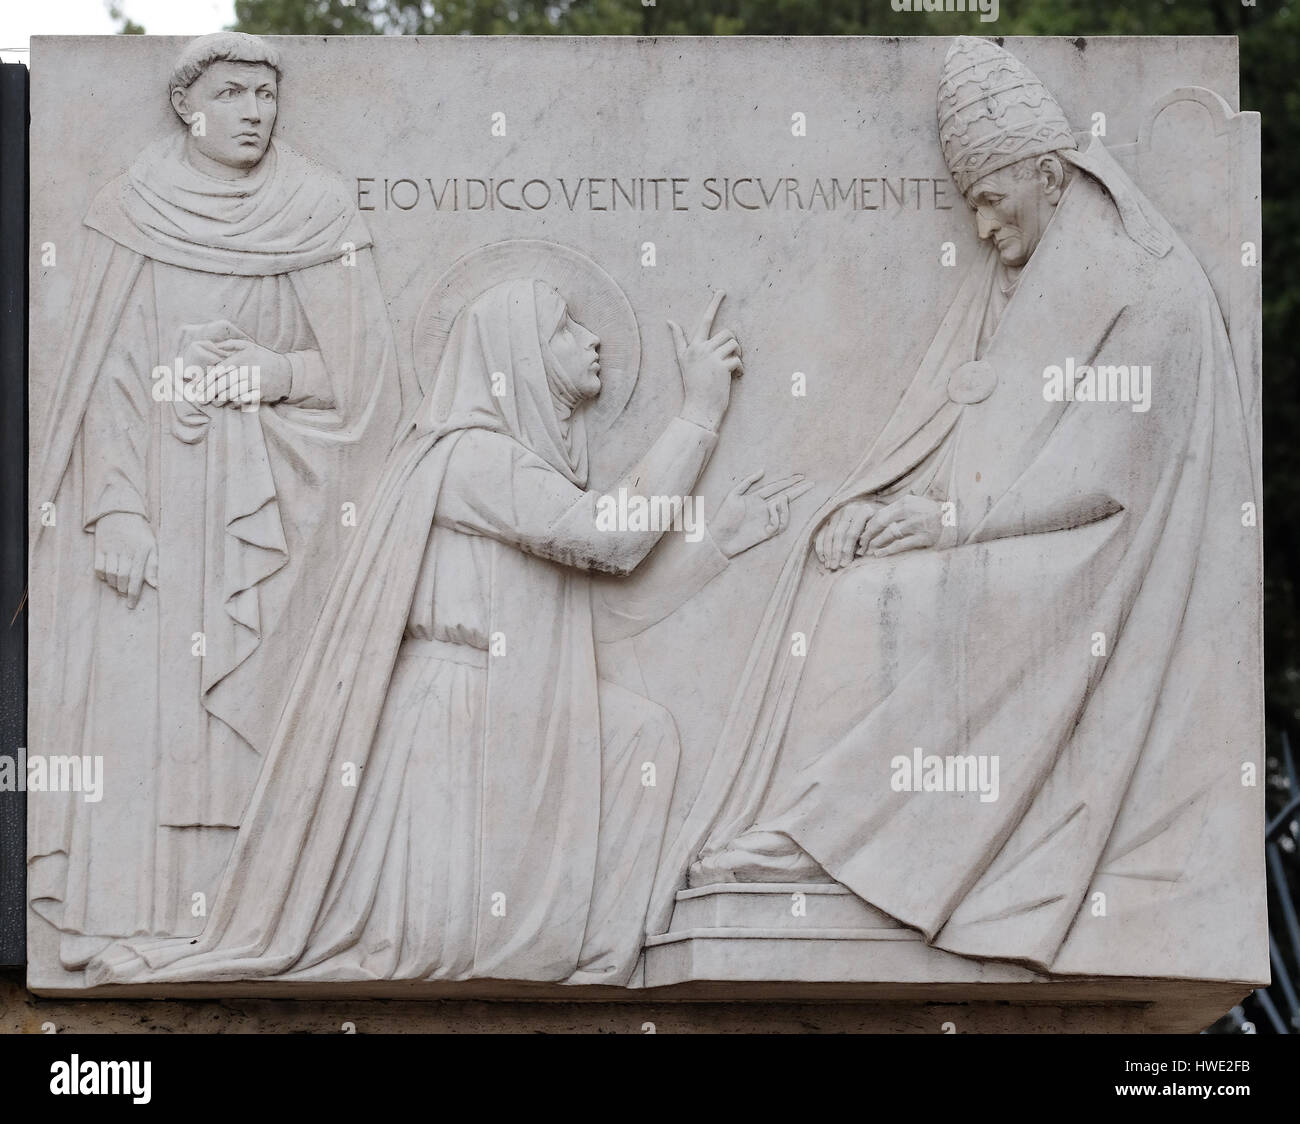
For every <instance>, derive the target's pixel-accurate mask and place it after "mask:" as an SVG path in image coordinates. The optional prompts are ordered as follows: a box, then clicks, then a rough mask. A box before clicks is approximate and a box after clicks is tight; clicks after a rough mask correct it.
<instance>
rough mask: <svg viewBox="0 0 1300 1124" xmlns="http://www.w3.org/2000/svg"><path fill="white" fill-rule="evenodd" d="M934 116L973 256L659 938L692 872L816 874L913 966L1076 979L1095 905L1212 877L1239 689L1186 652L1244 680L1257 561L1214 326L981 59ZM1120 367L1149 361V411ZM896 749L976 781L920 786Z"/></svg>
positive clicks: (1119, 178) (968, 65)
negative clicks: (926, 952) (917, 960)
mask: <svg viewBox="0 0 1300 1124" xmlns="http://www.w3.org/2000/svg"><path fill="white" fill-rule="evenodd" d="M938 124H939V134H940V140H941V144H942V148H943V152H944V156H945V159H946V160H947V162H948V165H949V168H950V169H951V171H952V174H953V178H954V179H955V180H956V181H957V184H958V186H959V187H960V188H961V189H962V191H963V193H964V195H965V198H966V201H967V203H968V204H969V206H970V207H971V210H972V212H973V217H974V221H975V223H976V225H977V228H978V234H979V237H980V239H981V240H982V252H981V257H980V259H979V261H978V262H977V263H976V265H975V266H974V267H973V268H972V269H971V270H970V272H969V274H968V276H967V277H966V279H965V281H964V283H963V284H962V286H961V289H960V291H959V292H958V295H957V297H956V299H955V301H954V303H953V305H952V307H951V308H950V310H949V311H948V313H947V315H946V316H945V318H944V319H943V321H942V323H941V324H940V327H939V329H938V332H937V334H936V336H935V338H934V340H933V343H932V344H931V346H930V348H929V350H928V352H927V353H926V355H925V357H924V359H923V360H922V362H921V366H920V369H919V371H918V372H917V374H916V376H915V378H914V380H913V382H912V383H911V385H910V387H909V389H908V390H907V391H906V393H905V394H904V397H903V399H902V401H901V403H900V404H899V406H898V407H897V409H896V410H895V412H894V414H893V415H892V416H891V418H890V419H889V421H888V422H887V424H886V425H885V427H884V429H883V431H882V433H881V435H880V437H879V438H878V439H877V440H876V442H875V444H874V445H873V446H872V448H871V449H870V451H869V452H868V453H867V455H866V457H865V458H864V460H863V461H862V462H861V464H860V465H859V466H858V468H857V469H856V470H855V471H854V472H853V474H852V475H851V476H850V477H849V479H848V480H846V481H845V483H844V484H843V486H842V487H841V488H840V489H839V490H838V492H837V493H836V494H835V495H834V496H833V497H832V498H831V500H829V501H828V503H827V504H826V505H825V506H824V507H823V509H822V510H821V511H820V512H819V513H817V514H816V515H815V516H814V517H813V519H812V521H811V522H810V523H809V524H808V526H807V528H806V529H805V530H804V531H803V532H802V534H801V537H800V538H799V540H798V541H797V542H796V543H795V546H794V551H793V554H792V556H791V557H790V559H789V561H788V562H787V565H786V567H785V570H784V571H783V573H782V576H781V578H780V581H779V583H778V586H777V589H776V592H775V593H774V595H773V597H772V600H771V602H770V603H769V606H768V609H767V613H766V616H765V618H764V620H763V622H762V624H761V626H760V629H759V633H758V637H757V639H756V641H755V646H754V650H753V652H752V653H751V656H750V660H749V664H748V667H747V669H746V671H745V674H744V678H743V680H742V682H741V685H740V688H739V690H738V692H737V694H736V696H735V699H734V701H733V704H732V707H731V711H730V714H729V717H728V720H727V722H726V725H725V728H724V731H723V734H722V737H721V742H720V744H719V746H718V749H717V752H716V755H715V758H714V760H713V762H712V765H711V768H710V772H709V776H708V778H707V779H706V781H705V784H704V788H703V791H702V795H701V797H700V799H699V800H698V801H697V803H696V806H695V808H694V810H693V811H692V813H691V816H690V819H689V820H688V822H687V824H686V826H685V828H684V829H683V830H682V832H681V834H680V835H679V837H678V839H677V841H676V843H675V844H674V846H673V847H672V848H671V849H670V850H669V852H667V860H668V861H667V863H666V865H665V867H664V868H663V869H662V870H661V873H660V877H659V880H658V882H659V885H658V887H657V892H656V903H655V905H654V907H653V909H652V914H651V918H650V931H651V932H652V933H653V932H662V931H664V929H665V928H666V927H667V923H668V919H669V917H670V916H671V910H672V902H673V895H674V894H675V892H676V891H677V890H678V889H679V888H680V887H681V885H682V877H683V874H684V873H686V872H688V871H689V883H690V885H692V886H701V885H709V884H713V883H719V882H732V881H742V882H743V881H751V882H752V881H766V882H778V883H804V882H810V881H826V880H834V881H837V882H839V883H841V884H842V885H844V886H846V887H847V888H849V889H850V890H851V891H853V893H855V894H856V895H857V896H859V897H860V898H861V899H863V900H864V901H865V902H867V903H869V904H870V905H872V906H874V907H876V908H877V909H880V910H882V911H884V912H885V913H887V914H889V915H891V916H892V917H893V918H895V919H896V920H898V921H900V922H902V923H903V924H905V925H908V926H911V927H914V928H916V929H918V930H920V931H921V933H922V934H923V936H924V938H925V939H926V940H927V941H928V942H930V943H931V944H933V945H934V946H936V947H938V948H942V949H945V950H947V951H950V952H956V953H960V954H964V955H970V956H975V957H993V958H1005V959H1010V960H1016V961H1020V962H1023V963H1027V964H1031V965H1034V966H1036V967H1039V968H1041V969H1047V970H1052V969H1056V970H1061V969H1062V967H1063V966H1064V965H1078V964H1081V963H1082V964H1088V965H1092V964H1095V963H1098V962H1099V957H1100V955H1101V954H1100V953H1099V951H1098V950H1099V949H1100V947H1101V946H1100V944H1098V943H1096V942H1098V941H1101V940H1103V939H1104V938H1103V937H1102V936H1096V937H1094V936H1092V935H1091V934H1094V933H1096V932H1097V930H1096V928H1095V927H1094V929H1093V930H1090V931H1089V933H1081V932H1079V931H1077V930H1076V926H1075V925H1074V922H1075V920H1076V918H1077V917H1078V916H1079V914H1080V910H1081V906H1082V905H1083V903H1084V901H1085V895H1086V894H1088V893H1089V891H1090V890H1093V891H1095V890H1097V889H1099V888H1100V889H1103V890H1106V891H1108V892H1110V893H1111V894H1112V896H1113V900H1115V901H1116V902H1124V903H1136V902H1139V901H1141V902H1152V901H1161V900H1165V901H1173V900H1177V901H1193V900H1199V898H1206V897H1207V895H1206V894H1205V893H1204V889H1205V884H1206V883H1205V882H1204V881H1201V882H1198V879H1205V878H1210V877H1217V875H1215V874H1214V870H1215V868H1214V863H1213V859H1212V857H1207V852H1206V847H1207V845H1208V844H1207V840H1208V839H1212V838H1213V832H1209V833H1208V834H1207V832H1206V830H1205V829H1204V825H1205V823H1206V822H1207V817H1208V816H1211V815H1213V814H1217V813H1216V812H1214V808H1215V807H1216V804H1215V802H1216V800H1221V796H1220V793H1221V792H1222V791H1223V790H1222V778H1223V777H1224V776H1225V775H1235V774H1233V770H1235V769H1236V768H1237V764H1236V759H1235V757H1233V753H1234V751H1233V749H1232V744H1233V736H1232V731H1233V730H1234V724H1236V725H1235V729H1237V730H1240V729H1248V728H1250V705H1251V699H1252V698H1253V697H1254V695H1253V693H1252V692H1251V691H1250V690H1249V689H1244V690H1239V689H1238V688H1240V687H1241V682H1240V679H1239V677H1238V678H1233V677H1232V676H1228V677H1227V678H1222V677H1219V676H1217V675H1216V672H1215V666H1216V665H1215V663H1214V662H1213V661H1210V660H1206V659H1204V658H1203V656H1204V651H1203V646H1204V637H1206V636H1212V637H1214V638H1215V644H1216V645H1217V646H1218V648H1217V651H1218V654H1219V655H1220V657H1221V658H1222V659H1223V660H1224V663H1222V664H1218V665H1217V666H1219V667H1224V666H1226V667H1227V668H1229V669H1232V668H1234V667H1235V668H1242V667H1244V668H1246V669H1247V670H1248V669H1249V666H1250V658H1249V652H1250V649H1249V628H1248V627H1244V626H1243V624H1242V622H1243V621H1247V622H1248V620H1249V617H1248V614H1247V613H1246V612H1245V607H1246V606H1248V605H1250V604H1251V603H1252V601H1251V585H1250V583H1251V581H1252V580H1253V574H1254V568H1253V566H1252V565H1251V564H1250V559H1251V558H1253V551H1254V550H1255V548H1256V546H1255V543H1254V542H1253V540H1252V539H1250V538H1249V537H1248V535H1247V534H1245V533H1243V532H1242V531H1241V527H1240V519H1239V515H1240V510H1241V502H1242V499H1243V497H1245V498H1249V497H1250V496H1251V495H1252V486H1251V474H1250V469H1249V464H1250V462H1249V457H1248V454H1247V444H1246V431H1245V425H1244V421H1243V417H1242V411H1241V406H1240V399H1239V396H1238V391H1237V385H1236V375H1235V370H1234V366H1233V361H1232V356H1231V353H1230V351H1229V346H1228V340H1227V335H1226V331H1225V328H1224V324H1223V319H1222V315H1221V312H1220V310H1219V307H1218V305H1217V303H1216V300H1215V297H1214V294H1213V291H1212V290H1211V288H1210V286H1209V283H1208V281H1207V280H1206V277H1205V274H1204V273H1203V271H1202V269H1201V267H1200V266H1199V264H1198V263H1197V262H1196V260H1195V258H1194V257H1193V256H1192V255H1191V253H1190V252H1189V251H1188V250H1187V248H1186V247H1185V246H1184V245H1183V244H1182V242H1181V241H1180V239H1179V238H1178V236H1177V235H1176V234H1175V232H1174V231H1173V230H1172V228H1171V227H1170V226H1169V225H1168V224H1167V223H1166V222H1165V221H1164V220H1163V219H1162V218H1161V216H1159V215H1158V214H1157V213H1156V212H1155V210H1154V209H1153V208H1152V206H1151V204H1150V202H1149V201H1148V200H1147V199H1146V198H1145V197H1144V196H1142V195H1141V193H1140V192H1139V191H1138V190H1137V188H1136V187H1135V186H1134V185H1133V183H1132V182H1131V181H1130V180H1129V179H1128V177H1127V176H1126V175H1125V173H1124V172H1123V171H1122V170H1121V169H1120V167H1119V166H1118V164H1117V163H1116V162H1115V161H1114V159H1113V158H1112V157H1111V156H1110V155H1108V154H1107V153H1106V151H1105V149H1104V148H1103V147H1102V146H1101V145H1100V144H1099V143H1096V142H1094V144H1093V145H1092V147H1091V148H1090V149H1089V150H1088V151H1080V150H1079V149H1078V146H1077V144H1076V141H1075V139H1074V136H1073V135H1072V133H1071V132H1070V129H1069V126H1068V124H1067V121H1066V118H1065V115H1064V113H1063V112H1062V111H1061V109H1060V107H1059V106H1058V105H1057V104H1056V102H1055V101H1054V99H1053V98H1052V96H1051V94H1050V93H1048V92H1047V91H1046V89H1045V88H1044V87H1043V85H1042V83H1041V82H1039V81H1038V79H1037V78H1035V77H1034V75H1033V74H1032V73H1030V72H1029V71H1028V70H1027V69H1026V68H1025V67H1024V66H1023V65H1022V64H1021V63H1019V62H1018V60H1016V59H1015V58H1013V57H1012V56H1011V55H1009V54H1008V53H1007V52H1006V51H1004V50H1002V49H1001V48H1000V47H997V46H995V45H993V44H992V43H988V42H985V41H981V40H974V39H965V38H963V39H959V40H958V41H957V43H956V44H955V45H954V47H953V49H952V50H951V51H950V53H949V54H948V57H947V59H946V61H945V66H944V73H943V77H942V82H941V86H940V92H939V105H938ZM1071 360H1072V361H1073V363H1071V362H1070V361H1071ZM1120 367H1124V368H1125V374H1126V375H1127V374H1128V373H1129V372H1130V371H1131V372H1134V373H1135V372H1136V371H1137V370H1138V369H1139V368H1141V367H1149V370H1150V385H1149V387H1148V388H1147V389H1148V390H1149V395H1148V396H1147V398H1146V400H1145V401H1139V400H1137V399H1136V397H1135V396H1134V395H1132V394H1129V395H1125V394H1123V393H1118V394H1117V393H1116V389H1117V387H1118V388H1120V389H1121V390H1122V388H1123V387H1124V386H1126V385H1128V386H1129V387H1130V389H1132V387H1133V384H1131V383H1125V382H1124V378H1122V377H1120V375H1119V372H1118V370H1117V369H1118V368H1120ZM1061 368H1065V369H1068V370H1071V371H1075V372H1078V373H1079V376H1080V377H1079V381H1078V383H1077V384H1075V385H1073V386H1072V387H1071V388H1070V390H1071V391H1072V393H1063V392H1062V391H1061V388H1060V387H1059V385H1058V384H1054V383H1053V381H1052V380H1051V379H1050V378H1048V377H1047V374H1048V373H1049V372H1052V371H1053V369H1058V371H1059V369H1061ZM1103 372H1104V375H1103V377H1100V378H1094V377H1093V374H1101V373H1103ZM1234 674H1235V673H1234ZM1229 679H1230V680H1231V682H1229V681H1228V680H1229ZM1225 755H1226V756H1225ZM1237 755H1238V756H1239V751H1237ZM918 759H919V760H927V759H937V760H939V761H940V762H944V763H947V762H956V765H957V768H956V770H952V769H948V768H945V772H944V774H943V775H944V776H947V777H953V776H956V777H958V778H961V777H968V778H974V777H976V776H977V775H978V776H984V777H990V776H996V777H997V786H996V788H995V789H993V788H986V789H984V790H982V791H976V790H974V788H975V786H974V785H973V784H959V785H958V786H957V787H956V790H955V791H954V790H952V789H951V787H950V788H949V790H947V791H944V790H943V785H940V784H935V785H931V784H923V783H922V779H923V778H922V777H920V776H916V777H914V778H913V777H909V776H908V773H909V769H910V766H911V764H912V762H913V761H915V760H918ZM1225 769H1226V770H1227V772H1226V773H1225ZM995 770H996V771H995ZM1198 896H1199V898H1198ZM1132 908H1133V909H1137V908H1139V907H1138V906H1137V905H1136V904H1135V905H1133V907H1132ZM1072 937H1073V941H1074V943H1070V942H1071V938H1072ZM1063 952H1064V955H1063ZM1072 970H1073V969H1072Z"/></svg>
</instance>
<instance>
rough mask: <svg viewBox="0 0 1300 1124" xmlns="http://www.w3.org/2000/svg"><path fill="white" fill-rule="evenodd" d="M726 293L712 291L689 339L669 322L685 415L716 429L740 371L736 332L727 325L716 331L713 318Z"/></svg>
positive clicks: (675, 325) (683, 414)
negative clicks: (675, 351)
mask: <svg viewBox="0 0 1300 1124" xmlns="http://www.w3.org/2000/svg"><path fill="white" fill-rule="evenodd" d="M724 295H725V294H724V293H721V292H717V293H714V294H713V299H712V300H711V301H710V302H709V307H708V308H707V309H705V311H704V315H703V316H702V317H701V318H700V322H699V324H698V326H697V327H696V329H695V334H694V335H692V336H691V337H690V339H687V338H686V333H685V332H684V331H682V329H681V327H680V326H679V325H678V324H677V323H676V322H674V321H672V320H669V321H668V328H669V330H670V331H671V332H672V334H673V345H674V347H675V348H676V350H677V365H678V366H679V367H680V368H681V372H682V390H683V400H682V417H684V418H685V419H686V420H687V421H692V422H694V423H695V424H696V425H701V426H703V427H704V428H705V429H714V430H716V429H717V428H718V425H719V423H721V421H722V415H723V414H725V413H726V412H727V404H728V403H729V402H730V400H731V379H732V376H734V375H739V374H740V373H741V366H740V344H739V343H738V342H737V340H736V334H735V333H734V332H732V331H729V330H727V329H725V328H724V329H722V330H721V331H719V332H718V333H717V334H716V335H715V334H713V320H714V317H715V316H717V314H718V305H720V304H721V303H722V298H723V296H724Z"/></svg>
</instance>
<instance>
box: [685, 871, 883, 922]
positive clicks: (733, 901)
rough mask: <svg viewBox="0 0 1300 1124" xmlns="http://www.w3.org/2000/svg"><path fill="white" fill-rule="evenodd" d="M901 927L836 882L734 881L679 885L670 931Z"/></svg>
mask: <svg viewBox="0 0 1300 1124" xmlns="http://www.w3.org/2000/svg"><path fill="white" fill-rule="evenodd" d="M795 895H800V897H797V898H796V897H795ZM902 928H903V926H902V925H900V924H899V922H897V921H895V920H894V919H893V918H892V917H890V916H888V915H887V914H885V913H881V911H880V910H878V909H875V908H874V907H872V906H869V905H867V903H866V902H864V901H863V900H862V899H861V898H859V897H857V896H856V895H855V894H853V893H852V892H850V891H849V890H846V889H845V888H844V887H843V886H841V885H839V884H838V883H833V882H824V883H816V882H811V883H810V882H789V883H785V882H782V883H777V882H772V883H755V882H734V883H719V884H718V885H714V886H700V887H698V888H697V889H693V890H682V891H681V892H680V893H679V894H678V895H677V906H676V908H675V909H674V910H673V920H672V925H671V927H670V932H679V931H682V930H686V929H789V930H791V931H807V930H811V929H902Z"/></svg>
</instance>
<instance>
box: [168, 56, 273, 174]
mask: <svg viewBox="0 0 1300 1124" xmlns="http://www.w3.org/2000/svg"><path fill="white" fill-rule="evenodd" d="M276 94H277V89H276V80H275V71H274V70H273V69H272V68H271V67H269V66H267V65H266V64H265V63H256V62H214V63H212V64H211V65H210V66H209V67H208V68H207V69H206V70H205V71H204V72H203V73H202V74H200V75H199V76H198V78H196V79H195V80H194V82H193V83H191V85H190V87H189V89H187V90H185V91H184V92H183V93H182V94H181V95H180V97H179V98H177V97H176V95H175V94H173V104H174V105H175V106H176V108H177V109H178V111H179V112H180V113H181V114H182V116H184V117H185V119H186V120H187V121H191V122H192V121H193V115H194V114H195V113H201V114H203V118H202V125H201V127H200V128H198V129H195V128H194V127H193V125H191V128H190V137H189V140H190V143H191V144H192V145H193V146H194V148H195V149H197V150H198V152H200V153H201V154H202V155H203V156H205V157H207V158H208V159H209V160H212V161H215V162H216V163H217V164H221V165H224V166H225V167H227V168H231V169H235V170H239V171H247V170H248V169H250V168H252V167H254V166H255V165H256V164H257V162H258V161H259V160H261V159H262V157H263V156H264V155H265V153H266V146H267V145H268V144H270V142H271V130H272V129H273V128H274V127H275V113H276Z"/></svg>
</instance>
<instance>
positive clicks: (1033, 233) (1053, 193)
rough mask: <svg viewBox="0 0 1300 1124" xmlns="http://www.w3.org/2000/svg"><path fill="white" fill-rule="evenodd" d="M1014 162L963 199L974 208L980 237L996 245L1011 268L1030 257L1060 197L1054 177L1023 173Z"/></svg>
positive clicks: (975, 187) (1037, 171)
mask: <svg viewBox="0 0 1300 1124" xmlns="http://www.w3.org/2000/svg"><path fill="white" fill-rule="evenodd" d="M1026 170H1027V169H1023V168H1022V169H1021V173H1022V174H1021V176H1019V177H1018V176H1017V175H1016V165H1012V166H1011V167H1008V168H1002V169H1001V170H1000V171H997V172H994V173H993V174H992V175H989V176H985V177H984V178H983V179H982V180H980V181H979V182H978V183H976V184H974V185H973V186H972V187H971V189H970V191H969V192H968V193H967V195H966V200H967V202H968V203H970V205H971V207H972V209H973V210H974V211H975V221H976V225H977V226H978V228H979V236H980V237H981V238H985V239H989V240H991V241H992V242H993V244H994V245H995V246H996V247H997V251H998V256H999V257H1001V258H1002V261H1003V264H1005V265H1009V266H1012V267H1013V268H1016V267H1019V266H1022V265H1024V264H1025V262H1027V261H1028V260H1029V257H1030V255H1031V254H1032V253H1033V252H1034V249H1035V248H1036V247H1037V245H1038V243H1039V241H1040V240H1041V239H1042V237H1043V230H1044V229H1045V228H1046V227H1047V224H1048V222H1049V221H1050V220H1051V218H1052V209H1053V207H1055V206H1056V201H1057V199H1059V198H1060V185H1059V182H1053V176H1052V175H1050V174H1048V173H1046V172H1042V171H1039V170H1037V169H1035V170H1034V172H1033V174H1031V175H1025V174H1024V172H1025V171H1026Z"/></svg>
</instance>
